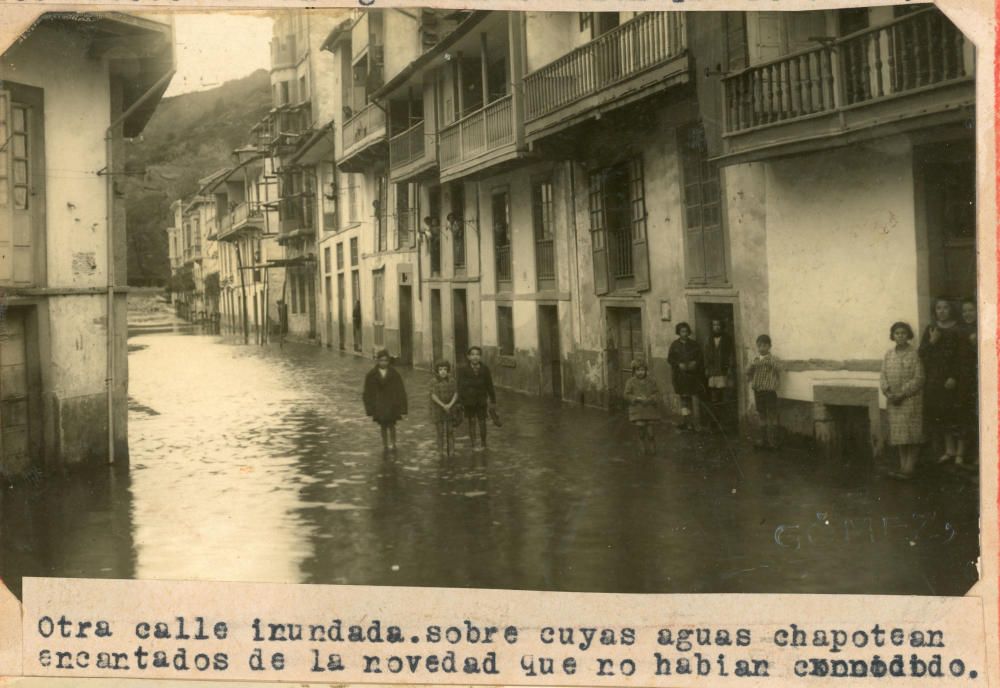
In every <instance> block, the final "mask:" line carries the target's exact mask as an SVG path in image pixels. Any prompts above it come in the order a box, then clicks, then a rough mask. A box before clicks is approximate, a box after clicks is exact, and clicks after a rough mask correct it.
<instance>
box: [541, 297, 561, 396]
mask: <svg viewBox="0 0 1000 688" xmlns="http://www.w3.org/2000/svg"><path fill="white" fill-rule="evenodd" d="M538 359H539V366H540V368H541V374H542V390H541V391H542V394H551V395H552V396H554V397H555V398H556V399H561V398H562V354H561V352H560V347H559V308H558V306H551V305H548V306H539V307H538Z"/></svg>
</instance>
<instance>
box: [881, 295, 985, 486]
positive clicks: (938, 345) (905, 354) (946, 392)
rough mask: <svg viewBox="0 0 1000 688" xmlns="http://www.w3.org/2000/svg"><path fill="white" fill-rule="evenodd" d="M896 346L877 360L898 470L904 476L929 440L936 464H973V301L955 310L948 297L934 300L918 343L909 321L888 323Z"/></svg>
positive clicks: (975, 368)
mask: <svg viewBox="0 0 1000 688" xmlns="http://www.w3.org/2000/svg"><path fill="white" fill-rule="evenodd" d="M889 337H890V339H891V340H892V341H893V342H894V344H895V346H894V347H893V348H891V349H890V350H889V351H888V352H886V354H885V358H884V359H883V362H882V380H881V387H882V392H883V394H885V396H886V399H887V401H888V407H887V408H888V414H889V443H890V444H891V445H893V446H895V447H896V448H897V450H898V451H899V470H898V471H893V472H892V473H891V475H892V476H893V477H896V478H900V479H909V478H911V477H912V476H913V474H914V471H915V470H916V465H917V459H918V456H919V453H920V447H921V446H922V445H923V444H925V442H928V441H929V442H930V443H931V444H932V446H933V447H934V449H935V451H940V452H941V454H940V455H939V457H938V459H937V461H938V463H941V464H945V463H955V464H956V465H959V466H964V467H971V468H975V467H976V462H975V461H974V460H972V461H971V462H970V453H971V452H974V451H975V450H976V448H977V446H976V445H977V439H978V428H979V394H978V346H977V330H976V302H975V301H974V300H971V299H967V300H965V301H963V302H962V303H961V308H960V310H957V309H956V307H955V304H953V303H952V302H951V301H950V300H948V299H944V298H939V299H937V300H936V302H935V304H934V322H932V323H931V324H930V325H928V326H927V328H926V329H925V330H924V332H923V335H922V336H921V338H920V343H919V345H918V346H916V347H915V346H914V345H913V339H914V332H913V328H911V327H910V325H909V324H908V323H905V322H897V323H893V325H892V327H891V328H890V330H889Z"/></svg>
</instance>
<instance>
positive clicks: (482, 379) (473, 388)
mask: <svg viewBox="0 0 1000 688" xmlns="http://www.w3.org/2000/svg"><path fill="white" fill-rule="evenodd" d="M465 357H466V359H467V360H468V364H467V365H464V366H462V367H461V368H459V370H458V399H459V402H460V403H461V404H462V408H463V409H465V417H466V418H467V419H468V420H469V437H470V438H471V440H472V449H473V451H479V450H480V449H485V448H486V415H487V413H488V412H489V409H491V408H493V407H494V406H496V403H497V394H496V390H495V389H494V388H493V376H492V375H490V369H489V368H487V367H486V364H484V363H483V350H482V349H480V348H479V347H478V346H473V347H471V348H470V349H469V350H468V351H467V352H466V354H465ZM477 436H478V437H481V438H482V445H481V446H480V444H479V442H478V441H477Z"/></svg>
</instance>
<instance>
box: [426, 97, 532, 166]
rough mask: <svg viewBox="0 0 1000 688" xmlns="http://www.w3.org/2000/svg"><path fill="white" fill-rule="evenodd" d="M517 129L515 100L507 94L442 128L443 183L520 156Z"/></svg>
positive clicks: (439, 151)
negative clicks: (476, 169)
mask: <svg viewBox="0 0 1000 688" xmlns="http://www.w3.org/2000/svg"><path fill="white" fill-rule="evenodd" d="M516 126H517V123H516V122H515V121H514V107H513V100H512V98H511V96H509V95H508V96H503V97H502V98H499V99H497V100H495V101H493V102H492V103H490V104H489V105H487V106H486V107H484V108H480V109H479V110H476V111H475V112H473V113H471V114H469V115H466V116H465V117H463V118H462V119H460V120H458V121H457V122H454V123H452V124H449V125H448V126H446V127H444V128H443V129H441V133H440V135H439V136H438V158H439V160H440V164H441V181H442V182H448V181H451V180H453V179H457V178H459V177H461V176H463V175H465V174H468V173H469V172H470V171H472V170H473V169H475V168H481V167H486V166H488V165H492V164H495V163H498V162H503V161H505V160H508V159H512V158H514V157H517V155H518V150H517V141H516V137H515V135H514V134H515V130H516Z"/></svg>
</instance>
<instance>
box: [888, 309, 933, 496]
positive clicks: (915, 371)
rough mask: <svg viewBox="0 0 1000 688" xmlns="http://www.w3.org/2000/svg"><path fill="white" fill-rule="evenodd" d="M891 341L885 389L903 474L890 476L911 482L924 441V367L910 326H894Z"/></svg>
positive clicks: (893, 441) (891, 439)
mask: <svg viewBox="0 0 1000 688" xmlns="http://www.w3.org/2000/svg"><path fill="white" fill-rule="evenodd" d="M889 339H891V340H892V341H893V342H895V344H896V346H894V347H893V348H891V349H889V351H887V352H886V354H885V357H884V358H883V359H882V378H881V385H880V386H881V388H882V393H883V394H885V398H886V400H887V401H888V402H889V403H888V406H887V410H888V414H889V444H891V445H892V446H894V447H896V448H897V450H898V451H899V471H893V472H892V473H891V474H890V475H892V476H893V477H895V478H902V479H909V478H910V477H911V476H912V475H913V471H914V469H915V468H916V466H917V454H918V453H919V451H920V445H921V444H922V443H923V441H924V420H923V395H922V392H923V386H924V367H923V364H922V363H921V362H920V355H919V354H918V353H917V351H916V350H915V349H914V348H913V346H912V345H911V343H910V342H911V341H912V340H913V328H912V327H910V325H909V324H908V323H905V322H897V323H893V324H892V327H890V328H889Z"/></svg>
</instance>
